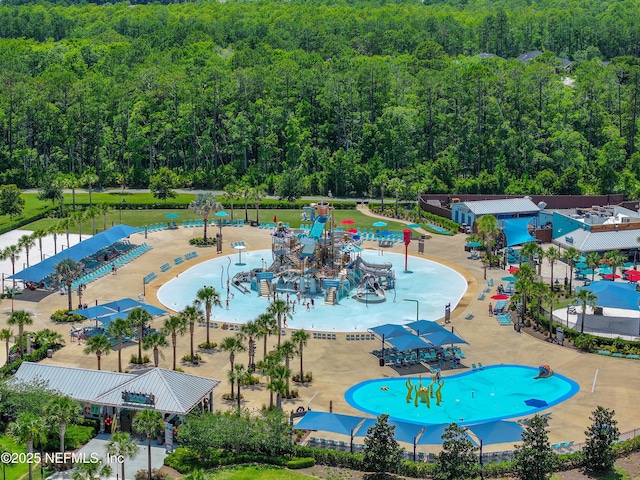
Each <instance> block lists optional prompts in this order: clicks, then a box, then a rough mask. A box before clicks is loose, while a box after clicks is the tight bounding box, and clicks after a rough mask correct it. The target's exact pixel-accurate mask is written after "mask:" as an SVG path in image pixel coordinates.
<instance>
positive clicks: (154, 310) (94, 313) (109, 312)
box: [72, 298, 167, 324]
mask: <svg viewBox="0 0 640 480" xmlns="http://www.w3.org/2000/svg"><path fill="white" fill-rule="evenodd" d="M136 307H140V308H142V309H143V310H145V311H146V312H148V313H149V314H150V315H151V316H156V315H164V314H166V313H167V312H166V310H162V309H161V308H158V307H154V306H153V305H147V304H146V303H141V302H138V301H136V300H134V299H132V298H123V299H120V300H116V301H115V302H109V303H105V304H103V305H97V306H95V307H90V308H81V309H78V310H74V311H73V312H72V313H77V314H78V315H82V316H83V317H85V318H88V319H90V320H99V321H100V322H102V323H103V324H108V323H110V322H112V321H113V320H115V319H116V318H118V317H120V318H126V317H127V315H128V314H129V313H130V312H131V310H133V309H134V308H136Z"/></svg>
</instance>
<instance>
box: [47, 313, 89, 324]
mask: <svg viewBox="0 0 640 480" xmlns="http://www.w3.org/2000/svg"><path fill="white" fill-rule="evenodd" d="M49 318H51V321H52V322H60V323H67V322H82V321H84V320H85V317H83V316H82V315H80V314H78V313H71V312H69V311H68V310H56V311H55V312H53V314H51V317H49Z"/></svg>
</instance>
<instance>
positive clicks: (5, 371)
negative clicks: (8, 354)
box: [0, 344, 62, 378]
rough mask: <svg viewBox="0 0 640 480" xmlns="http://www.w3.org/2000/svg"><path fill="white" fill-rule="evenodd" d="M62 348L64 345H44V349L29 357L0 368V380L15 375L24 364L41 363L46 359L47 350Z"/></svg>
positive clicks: (32, 353) (34, 352) (26, 356)
mask: <svg viewBox="0 0 640 480" xmlns="http://www.w3.org/2000/svg"><path fill="white" fill-rule="evenodd" d="M61 347H62V345H58V344H47V345H43V346H42V347H40V348H38V349H36V350H34V351H33V352H31V353H30V354H29V355H24V356H23V357H22V358H21V359H20V360H16V361H15V362H12V363H10V364H9V365H5V366H4V367H2V368H0V378H4V377H7V376H9V375H13V374H14V373H15V372H16V371H17V370H18V368H20V365H22V362H39V361H40V360H42V359H43V358H46V356H47V350H49V349H52V350H58V349H60V348H61Z"/></svg>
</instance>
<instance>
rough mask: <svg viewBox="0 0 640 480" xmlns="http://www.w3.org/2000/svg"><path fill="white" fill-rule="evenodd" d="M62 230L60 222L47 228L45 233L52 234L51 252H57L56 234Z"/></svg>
mask: <svg viewBox="0 0 640 480" xmlns="http://www.w3.org/2000/svg"><path fill="white" fill-rule="evenodd" d="M61 230H62V227H61V226H60V222H59V221H58V222H56V223H54V224H53V225H51V226H50V227H49V228H47V230H46V232H47V235H53V254H54V255H56V254H57V253H58V234H59V233H60V231H61Z"/></svg>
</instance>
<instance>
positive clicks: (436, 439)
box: [417, 423, 477, 445]
mask: <svg viewBox="0 0 640 480" xmlns="http://www.w3.org/2000/svg"><path fill="white" fill-rule="evenodd" d="M449 425H450V424H449V423H438V424H434V425H427V427H426V428H425V431H424V433H423V434H422V436H421V437H420V438H419V439H418V442H417V444H418V445H442V443H443V440H442V435H444V430H445V428H447V427H448V426H449ZM464 435H465V436H466V437H467V438H468V439H469V440H470V441H471V443H473V444H474V445H477V442H476V441H475V440H474V439H473V438H471V437H470V436H469V434H468V433H466V432H465V433H464Z"/></svg>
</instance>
